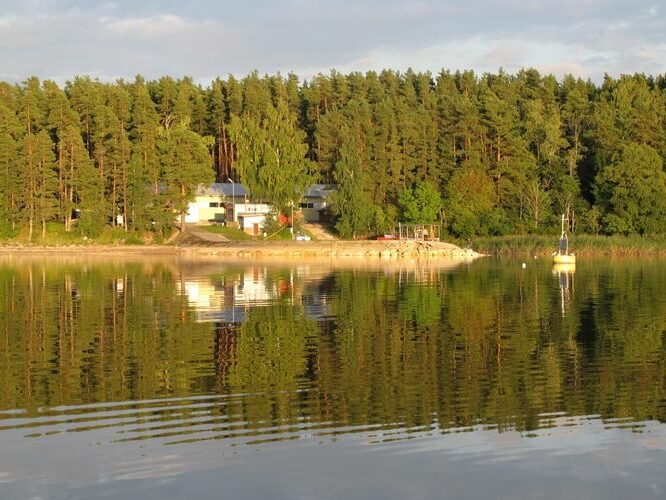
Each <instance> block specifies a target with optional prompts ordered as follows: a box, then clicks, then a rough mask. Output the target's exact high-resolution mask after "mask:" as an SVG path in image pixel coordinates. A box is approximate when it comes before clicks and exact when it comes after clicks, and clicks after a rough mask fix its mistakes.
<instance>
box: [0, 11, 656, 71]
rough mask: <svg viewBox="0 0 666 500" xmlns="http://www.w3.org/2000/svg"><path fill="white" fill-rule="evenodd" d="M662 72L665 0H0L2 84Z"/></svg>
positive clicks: (0, 66) (0, 69)
mask: <svg viewBox="0 0 666 500" xmlns="http://www.w3.org/2000/svg"><path fill="white" fill-rule="evenodd" d="M525 67H533V68H536V69H538V70H539V71H541V72H542V73H552V74H554V75H556V76H558V77H561V76H562V75H564V74H567V73H571V74H573V75H575V76H580V77H583V78H591V79H592V80H594V81H600V80H601V79H602V78H603V75H604V74H605V73H608V74H610V75H612V76H619V75H620V74H622V73H634V72H643V73H647V74H652V75H656V74H663V73H666V2H664V1H663V0H649V1H644V0H485V1H481V0H422V1H407V0H405V1H397V0H335V1H334V0H274V1H268V0H259V1H253V0H245V1H243V0H234V1H227V0H189V1H176V0H161V1H159V0H116V1H108V2H105V1H94V0H18V1H17V0H0V80H6V81H13V82H18V81H22V80H24V79H25V78H27V77H28V76H33V75H36V76H38V77H40V78H42V79H47V78H48V79H53V80H56V81H59V82H64V81H66V80H68V79H71V78H72V77H73V76H75V75H83V74H85V75H91V76H93V77H98V78H99V79H100V80H103V81H112V80H115V79H116V78H130V79H131V78H133V77H134V76H135V75H137V74H142V75H144V76H145V77H147V78H150V79H152V78H159V77H160V76H163V75H171V76H174V77H181V76H184V75H188V76H191V77H193V78H194V79H195V80H196V81H199V82H202V83H205V82H209V81H210V80H211V79H213V78H214V77H216V76H226V75H227V74H234V75H236V76H239V77H242V76H244V75H246V74H247V73H249V72H250V71H252V70H258V71H259V73H260V74H264V73H268V74H274V73H277V72H281V73H282V74H286V73H289V72H292V71H293V72H295V73H296V74H297V75H299V76H300V77H302V78H310V77H312V76H313V75H315V74H317V73H319V72H323V73H328V72H329V71H330V70H331V69H332V68H335V69H337V70H339V71H342V72H345V73H347V72H350V71H361V72H365V71H368V70H381V69H383V68H391V69H394V70H399V71H404V70H406V69H408V68H412V69H414V70H417V71H432V72H433V73H437V72H439V71H440V70H441V69H450V70H454V71H455V70H458V69H460V70H463V69H472V70H475V71H477V72H478V73H483V72H487V71H489V72H496V71H497V70H498V69H499V68H503V69H504V70H506V71H508V72H510V73H515V72H517V71H518V70H520V69H521V68H525Z"/></svg>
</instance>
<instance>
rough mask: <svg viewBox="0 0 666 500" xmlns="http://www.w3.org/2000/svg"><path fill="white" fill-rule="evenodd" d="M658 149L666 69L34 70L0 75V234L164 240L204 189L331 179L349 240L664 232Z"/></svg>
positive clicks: (290, 188) (665, 197)
mask: <svg viewBox="0 0 666 500" xmlns="http://www.w3.org/2000/svg"><path fill="white" fill-rule="evenodd" d="M665 157H666V77H664V76H659V77H650V76H645V75H642V74H636V75H623V76H621V77H619V78H613V77H610V76H607V77H606V78H605V79H604V81H603V82H602V83H601V84H600V85H597V84H595V83H593V82H591V81H585V80H582V79H577V78H574V77H572V76H566V77H564V78H563V79H562V80H561V81H558V80H557V79H556V78H555V77H553V76H543V75H540V74H539V73H538V72H537V71H536V70H533V69H527V70H523V71H520V72H519V73H517V74H515V75H510V74H507V73H505V72H503V71H500V72H498V73H497V74H484V75H483V76H478V75H475V74H474V73H473V72H470V71H466V72H455V73H451V72H447V71H442V72H441V73H439V74H437V75H436V76H435V75H432V74H430V73H416V72H412V71H407V72H405V73H400V72H395V71H389V70H386V71H382V72H381V73H376V72H368V73H366V74H362V73H350V74H347V75H345V74H341V73H339V72H337V71H331V72H330V74H328V75H323V74H320V75H317V76H315V77H314V78H312V79H310V80H307V81H301V80H300V79H299V78H298V77H297V76H296V75H294V74H289V75H288V76H286V77H284V76H282V75H279V74H278V75H272V76H271V75H267V76H263V77H262V76H260V75H259V74H258V73H256V72H255V73H252V74H249V75H247V76H246V77H245V78H243V79H237V78H234V77H233V76H229V77H228V78H227V79H221V78H218V79H216V80H214V81H213V82H212V83H211V84H210V85H209V86H207V87H203V86H201V85H198V84H196V83H195V82H193V80H192V79H190V78H183V79H180V80H175V79H173V78H170V77H163V78H160V79H159V80H157V81H146V80H144V78H142V77H140V76H137V77H136V78H135V79H134V81H124V80H119V81H117V82H115V83H104V82H100V81H97V80H94V79H91V78H89V77H76V78H74V79H73V80H71V81H69V82H67V83H66V84H65V85H64V87H60V86H58V85H57V84H56V83H54V82H52V81H43V82H41V81H40V80H39V79H37V78H35V77H33V78H30V79H28V80H26V81H24V82H22V83H21V84H18V85H14V84H11V83H0V169H1V170H2V174H1V175H0V232H2V233H3V235H4V236H5V237H7V236H15V235H18V234H26V235H27V237H29V238H30V239H33V238H34V239H38V238H39V236H40V234H41V235H42V236H43V235H45V234H46V232H47V231H48V230H49V228H51V227H54V226H55V225H57V226H58V227H61V228H63V230H64V231H66V232H72V233H76V234H80V235H85V236H90V237H95V236H96V235H98V234H100V233H102V232H104V231H109V230H111V231H123V232H125V231H126V232H129V233H131V234H136V235H141V236H146V235H153V237H156V238H161V237H163V236H165V235H166V234H168V233H169V232H170V230H171V226H172V225H173V223H174V220H175V217H174V214H175V213H178V212H182V211H183V210H185V208H186V206H187V202H188V200H190V199H191V198H192V196H193V193H194V189H195V188H196V186H197V185H198V184H200V183H209V182H213V181H215V180H219V181H223V180H226V179H228V178H231V179H233V180H235V181H237V182H243V183H244V184H246V185H247V186H248V187H249V189H250V191H251V192H252V193H253V194H255V195H257V196H260V197H262V198H264V199H267V200H269V201H271V202H273V203H274V204H275V205H276V207H278V208H280V209H283V208H284V207H286V206H288V204H289V203H291V202H294V201H298V200H294V198H298V196H299V194H300V193H302V192H303V190H304V188H305V187H306V186H307V185H308V184H310V183H314V182H324V183H333V184H336V185H337V186H338V192H337V194H336V195H335V199H334V200H333V203H334V205H333V211H334V216H335V222H336V227H337V229H338V231H339V232H340V234H341V235H342V236H343V237H352V236H359V235H360V236H370V235H373V234H377V233H381V232H384V231H387V230H389V229H390V228H391V227H392V226H393V225H394V224H395V223H396V222H397V221H399V220H402V221H411V222H434V221H441V222H442V223H443V225H444V228H445V229H446V231H448V233H449V234H451V235H453V236H458V237H469V236H473V235H502V234H527V233H548V232H553V231H554V230H556V228H558V227H559V222H558V220H559V219H558V217H559V214H560V213H564V212H568V213H570V214H573V215H574V220H575V221H576V225H575V227H574V230H575V231H578V232H587V233H595V234H596V233H605V234H641V235H642V234H660V233H666V174H665V173H664V165H663V159H664V158H665ZM78 214H80V217H78V218H75V216H76V215H78Z"/></svg>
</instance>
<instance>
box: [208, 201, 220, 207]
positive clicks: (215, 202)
mask: <svg viewBox="0 0 666 500" xmlns="http://www.w3.org/2000/svg"><path fill="white" fill-rule="evenodd" d="M208 206H209V207H210V208H217V207H219V206H220V204H219V203H218V202H217V201H211V202H210V203H209V204H208Z"/></svg>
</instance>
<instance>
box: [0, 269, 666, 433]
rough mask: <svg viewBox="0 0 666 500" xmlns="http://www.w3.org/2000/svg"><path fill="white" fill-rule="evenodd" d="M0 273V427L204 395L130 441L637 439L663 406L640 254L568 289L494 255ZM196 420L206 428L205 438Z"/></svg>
mask: <svg viewBox="0 0 666 500" xmlns="http://www.w3.org/2000/svg"><path fill="white" fill-rule="evenodd" d="M0 266H1V267H0V300H1V301H2V304H3V306H2V307H3V308H4V310H5V312H6V313H5V314H3V315H2V319H1V320H0V321H1V322H2V324H1V326H0V332H2V337H3V341H2V343H1V346H0V357H1V358H0V359H3V362H2V363H1V364H0V375H1V376H2V377H3V380H5V384H4V385H3V387H2V388H1V389H0V426H2V427H3V428H12V426H13V425H14V424H17V422H14V423H12V422H13V419H15V418H16V414H15V411H16V410H21V412H25V413H23V416H24V417H25V418H27V419H35V418H39V417H41V416H49V415H50V414H51V413H52V410H49V409H50V408H54V407H60V406H66V407H68V408H70V407H71V408H73V409H76V408H77V407H79V405H83V404H88V405H93V406H94V405H95V404H100V403H102V404H104V403H109V402H114V401H136V402H137V404H138V403H140V402H141V401H143V400H155V399H157V400H159V399H160V398H188V397H203V396H212V395H225V396H228V397H225V400H224V404H217V403H215V404H209V405H208V406H205V405H204V407H203V408H201V407H199V408H197V407H194V406H192V407H190V406H189V405H185V408H180V409H178V413H177V415H178V418H177V421H178V426H179V427H173V428H169V424H168V422H169V418H170V417H169V412H170V411H173V408H172V409H168V408H167V413H159V412H158V413H156V414H155V416H154V421H155V422H156V423H159V424H160V431H159V432H157V431H156V430H154V429H153V430H146V429H143V428H139V427H140V426H138V425H137V429H136V430H135V432H133V433H132V434H133V435H134V436H135V437H138V438H149V437H156V436H162V437H164V434H165V433H168V435H169V440H170V441H171V442H177V441H179V440H181V438H182V439H185V440H187V441H188V442H191V441H193V440H194V441H196V440H197V439H208V438H209V437H211V435H212V436H216V435H219V436H222V437H223V438H224V436H233V435H235V434H234V432H235V431H233V429H234V426H236V427H237V428H238V429H243V430H244V432H248V430H250V431H251V430H252V429H255V431H256V434H258V435H264V434H266V435H270V434H277V435H284V433H285V431H284V429H295V432H296V434H297V435H298V433H299V429H301V430H302V429H303V428H304V427H303V425H304V424H305V423H307V425H308V426H314V427H315V428H320V430H324V431H325V430H327V429H328V430H329V431H332V432H333V429H335V428H340V431H341V432H344V429H345V428H349V429H356V428H367V427H368V426H370V427H372V426H375V427H376V428H377V429H381V428H383V427H386V428H401V429H405V431H404V432H408V431H410V430H411V432H412V433H415V432H418V430H419V429H422V430H425V431H428V430H432V429H439V430H440V431H446V430H447V429H450V430H452V431H453V430H456V429H473V428H475V426H478V425H482V426H490V427H491V428H496V429H498V430H499V431H504V430H517V431H519V432H523V433H525V435H533V434H534V431H536V430H538V429H540V428H543V427H544V426H548V425H558V424H557V422H558V421H561V419H565V420H566V419H569V421H570V422H575V421H576V420H577V419H578V418H583V419H584V418H586V417H585V416H590V415H599V416H601V418H603V419H605V420H607V421H608V422H609V423H610V422H615V421H618V422H619V421H622V422H624V423H623V425H625V426H627V427H630V428H634V430H640V427H641V426H642V424H641V422H645V421H648V420H658V421H660V422H663V421H664V416H665V415H664V414H665V413H666V408H665V403H664V401H665V400H664V394H665V392H664V391H665V387H664V384H665V382H664V381H665V380H666V377H665V375H666V374H665V373H664V361H665V356H664V353H665V350H664V333H663V332H664V330H665V328H664V327H665V320H666V312H663V311H666V308H664V307H663V306H664V297H663V293H662V292H661V290H663V285H664V284H665V283H666V272H665V271H664V270H663V267H664V266H663V261H659V260H654V261H647V262H638V261H631V260H620V261H613V265H610V264H609V263H608V262H607V261H602V260H599V261H597V262H591V263H589V264H588V265H587V266H579V270H578V272H577V273H576V275H575V287H574V286H573V284H574V275H573V273H570V272H564V273H562V272H559V273H558V272H555V275H553V274H552V272H553V270H552V269H551V268H550V266H546V265H545V263H535V264H533V265H530V266H529V267H528V269H526V270H523V269H521V268H520V266H518V265H517V263H516V262H514V261H507V260H504V261H496V260H494V259H488V260H484V261H477V262H475V263H474V264H473V265H471V266H467V265H462V266H460V267H458V268H454V269H450V268H446V269H443V270H442V269H436V268H432V267H429V266H423V267H413V268H408V269H405V268H399V267H398V268H395V267H394V268H388V269H382V270H379V269H372V270H369V271H362V270H358V269H338V268H335V267H334V266H331V267H328V268H326V267H324V268H322V267H321V266H317V267H315V266H309V265H308V264H307V263H304V264H303V265H301V266H294V267H286V268H284V267H283V268H280V267H273V266H267V265H254V266H253V265H248V264H247V263H233V264H225V265H219V264H216V263H204V264H202V263H198V262H179V261H168V260H167V261H164V262H159V261H157V262H156V261H142V262H115V263H102V262H83V263H82V262H81V261H80V260H78V259H73V260H70V261H60V262H59V263H54V262H53V261H52V260H51V259H48V260H40V259H27V260H25V261H18V262H16V261H14V262H7V261H2V263H1V264H0ZM174 292H175V293H174ZM168 401H169V399H165V403H164V406H165V407H168V406H169V403H168ZM129 406H131V404H130V405H129ZM69 411H70V410H68V412H69ZM72 411H75V412H76V410H72ZM81 412H83V413H85V410H84V409H83V408H82V409H81ZM56 413H57V412H56ZM132 415H133V416H131V418H133V419H135V423H138V422H140V421H142V420H141V417H140V416H137V415H134V414H132ZM553 416H557V418H556V419H554V418H553ZM86 418H90V416H87V417H86ZM557 419H560V420H557ZM3 420H4V421H5V423H6V425H3ZM84 420H85V419H84ZM202 420H203V421H204V422H205V421H210V422H211V423H212V424H214V425H212V427H211V426H210V425H209V426H208V427H206V429H207V431H206V435H205V436H204V434H202V433H201V432H200V429H199V427H197V425H198V424H197V422H200V421H202ZM553 422H555V424H553ZM34 423H37V420H35V421H34ZM211 429H212V430H211ZM271 429H273V430H271ZM188 430H189V431H190V432H189V433H188V432H186V431H188ZM125 438H129V436H125Z"/></svg>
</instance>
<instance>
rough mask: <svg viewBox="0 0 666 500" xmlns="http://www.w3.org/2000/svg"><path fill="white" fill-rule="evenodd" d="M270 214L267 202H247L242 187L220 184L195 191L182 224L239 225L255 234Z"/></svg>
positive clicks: (236, 184)
mask: <svg viewBox="0 0 666 500" xmlns="http://www.w3.org/2000/svg"><path fill="white" fill-rule="evenodd" d="M270 211H271V206H270V205H269V204H267V203H250V196H249V193H248V191H247V189H245V187H244V186H243V185H242V184H238V183H222V182H220V183H216V184H211V185H210V186H199V187H198V188H197V192H196V196H195V199H194V201H193V202H190V204H189V205H188V207H187V214H186V215H185V222H186V223H188V224H215V223H224V224H227V223H229V222H231V223H238V225H239V227H240V228H241V229H242V230H244V231H245V232H247V233H250V234H254V235H258V234H259V233H260V230H261V226H262V225H263V223H264V221H265V219H266V214H268V213H269V212H270Z"/></svg>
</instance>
